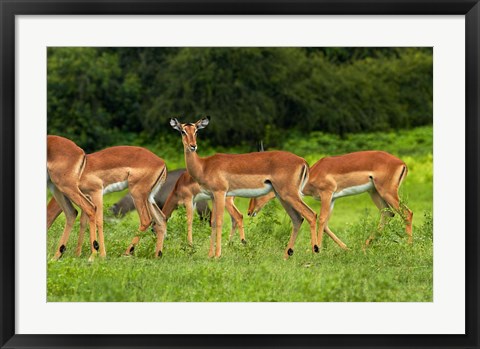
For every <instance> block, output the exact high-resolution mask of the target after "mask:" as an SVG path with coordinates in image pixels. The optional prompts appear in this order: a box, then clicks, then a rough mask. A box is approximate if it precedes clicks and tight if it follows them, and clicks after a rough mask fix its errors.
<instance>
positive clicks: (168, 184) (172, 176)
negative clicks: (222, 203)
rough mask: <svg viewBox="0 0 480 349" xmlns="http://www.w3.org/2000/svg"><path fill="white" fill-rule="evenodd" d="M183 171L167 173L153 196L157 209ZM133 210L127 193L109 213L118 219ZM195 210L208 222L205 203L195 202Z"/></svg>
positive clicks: (208, 210) (209, 215) (130, 197)
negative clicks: (163, 181) (165, 178)
mask: <svg viewBox="0 0 480 349" xmlns="http://www.w3.org/2000/svg"><path fill="white" fill-rule="evenodd" d="M185 171H186V170H185V169H184V168H180V169H177V170H173V171H168V175H167V180H166V181H165V183H164V184H163V185H162V187H161V188H160V190H159V191H158V193H157V195H155V202H156V203H157V206H158V207H163V206H164V205H165V202H166V201H167V198H168V196H169V195H170V193H171V192H172V191H173V189H174V188H175V184H176V183H177V181H178V179H179V178H180V176H181V175H182V174H183V173H184V172H185ZM134 209H135V204H134V202H133V199H132V196H131V195H130V194H129V193H127V194H126V195H125V196H124V197H123V198H122V199H120V200H119V201H118V202H116V203H115V204H113V205H112V207H110V211H111V212H112V213H113V214H114V215H115V216H116V217H120V218H121V217H124V216H125V215H126V214H127V212H130V211H133V210H134ZM195 209H196V211H197V213H198V214H199V216H200V218H201V219H202V220H206V221H209V222H210V218H211V211H210V208H209V207H208V204H207V202H206V201H198V202H196V205H195ZM162 211H163V210H162ZM59 213H60V212H59Z"/></svg>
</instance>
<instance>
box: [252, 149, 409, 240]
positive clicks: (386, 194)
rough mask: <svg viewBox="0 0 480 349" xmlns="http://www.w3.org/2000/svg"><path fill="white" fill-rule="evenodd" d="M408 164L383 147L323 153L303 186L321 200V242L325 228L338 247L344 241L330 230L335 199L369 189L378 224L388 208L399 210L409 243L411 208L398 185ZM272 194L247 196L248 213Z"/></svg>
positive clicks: (403, 177)
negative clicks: (250, 198) (378, 213)
mask: <svg viewBox="0 0 480 349" xmlns="http://www.w3.org/2000/svg"><path fill="white" fill-rule="evenodd" d="M407 172H408V170H407V165H405V163H404V162H403V161H402V160H400V159H398V158H396V157H395V156H393V155H391V154H389V153H386V152H383V151H360V152H356V153H351V154H346V155H340V156H332V157H326V158H323V159H321V160H320V161H318V162H317V163H316V164H314V165H313V166H312V167H311V168H310V179H309V181H308V183H307V185H306V186H305V188H304V189H303V193H304V194H305V195H309V196H313V197H314V198H315V199H317V200H318V199H319V200H321V202H322V208H321V210H320V223H319V226H318V229H319V230H318V237H317V238H318V242H319V244H320V245H321V243H322V233H323V231H325V232H326V233H327V234H328V235H329V236H330V237H331V238H332V239H333V240H334V241H335V242H336V243H337V244H338V245H339V246H340V247H342V248H343V249H346V246H345V244H344V243H343V242H342V241H340V239H338V238H337V237H336V236H335V234H333V233H332V231H331V230H330V228H329V227H328V220H329V219H330V216H331V214H332V211H333V205H334V202H335V200H336V199H338V198H341V197H344V196H350V195H356V194H360V193H364V192H368V193H369V194H370V197H371V198H372V201H373V202H374V203H375V205H376V206H377V207H378V209H379V210H380V212H381V218H380V224H379V228H380V229H381V228H382V227H383V225H384V222H385V218H386V216H393V213H392V212H391V211H389V210H386V209H387V208H389V209H392V210H393V211H395V212H397V213H399V214H400V216H401V217H402V218H403V219H404V221H405V223H406V228H405V230H406V233H407V236H408V243H412V217H413V213H412V211H411V210H410V209H409V208H408V207H407V206H406V205H405V204H403V203H401V202H400V198H399V196H398V188H399V187H400V184H402V181H403V180H404V179H405V177H406V176H407ZM273 198H274V195H271V194H267V195H265V196H263V197H259V198H254V199H252V200H250V205H249V207H248V215H249V216H255V215H256V214H257V213H258V211H259V210H260V209H261V208H262V207H263V206H264V205H265V204H266V203H267V202H268V201H269V200H271V199H273ZM374 238H375V232H372V235H371V236H370V237H369V238H368V239H367V241H366V245H368V244H370V242H371V241H372V240H373V239H374Z"/></svg>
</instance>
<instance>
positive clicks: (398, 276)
mask: <svg viewBox="0 0 480 349" xmlns="http://www.w3.org/2000/svg"><path fill="white" fill-rule="evenodd" d="M431 132H432V130H431V128H430V129H428V128H421V129H420V130H419V129H416V130H413V131H410V132H403V136H402V133H396V134H394V135H393V136H392V137H385V139H384V140H383V141H379V140H378V137H372V136H371V135H359V136H358V138H363V139H375V141H371V143H372V144H373V143H375V142H377V143H379V144H374V145H375V146H372V148H376V149H384V148H385V149H386V150H388V151H390V152H392V153H394V154H396V155H399V156H401V158H402V159H403V160H404V161H406V162H407V165H408V167H409V173H408V176H407V178H406V180H405V181H404V183H403V184H402V187H401V197H402V199H403V200H404V201H405V202H406V203H407V205H408V206H409V207H410V208H411V209H412V210H413V211H414V219H413V222H414V227H413V234H414V235H413V236H414V243H413V245H408V244H407V242H406V235H405V229H404V226H403V223H402V221H401V219H400V218H399V217H395V218H393V219H392V220H390V222H389V224H388V225H387V226H386V228H385V230H384V231H383V232H382V233H381V234H379V235H378V236H377V239H376V240H375V241H374V243H373V244H372V245H371V246H370V247H369V248H367V249H366V250H365V251H364V249H363V244H364V242H365V239H366V238H367V237H368V236H369V234H370V232H371V231H372V230H373V229H375V227H376V225H377V223H378V218H379V213H378V210H377V209H376V207H375V206H374V204H373V203H372V202H371V200H370V197H369V196H368V194H362V195H358V196H354V197H348V198H343V199H340V200H337V202H336V205H335V210H334V213H333V215H332V219H331V221H330V227H331V229H332V230H333V231H334V232H335V234H336V235H337V236H338V237H339V238H341V239H342V240H343V241H344V242H345V243H346V244H347V245H348V246H349V247H350V249H351V250H350V251H343V250H341V249H340V248H339V247H338V246H337V245H336V244H335V243H334V242H333V241H332V240H330V239H329V238H328V237H327V236H325V237H324V243H323V248H322V251H321V253H319V254H313V253H312V252H311V251H310V236H309V231H308V227H307V225H306V224H304V225H303V226H302V229H301V231H300V233H299V236H298V239H297V242H296V245H295V253H294V255H293V256H292V257H291V258H290V259H289V260H287V261H285V260H283V258H282V257H283V253H284V249H285V247H286V244H287V242H288V239H289V237H290V232H291V223H290V220H289V218H288V216H287V215H286V214H285V212H284V211H283V209H282V208H281V206H280V205H279V204H278V203H277V202H276V201H272V202H270V203H269V204H267V205H266V206H265V208H264V209H263V210H262V211H261V212H260V213H259V215H258V216H257V217H255V218H250V217H247V216H246V214H245V218H244V222H245V233H246V238H247V241H248V243H247V245H242V244H241V243H240V241H239V237H238V235H236V236H235V238H234V240H233V242H232V243H229V242H228V234H229V231H230V219H229V217H228V216H227V215H225V224H224V230H223V232H224V234H223V244H222V257H221V258H220V259H209V258H208V257H207V254H208V247H209V236H210V228H209V226H208V225H207V224H205V223H204V222H200V221H199V220H198V218H197V217H195V221H194V235H193V239H194V247H193V248H190V247H188V246H187V243H186V219H185V210H184V209H180V210H178V211H176V212H175V213H174V214H173V216H172V218H171V219H170V220H169V222H168V227H167V237H166V238H165V244H164V256H163V258H161V259H154V258H153V254H154V250H155V237H154V235H153V234H152V233H150V232H149V231H148V232H146V233H145V234H144V236H143V238H142V240H141V241H140V244H139V246H138V248H136V250H135V256H133V257H123V256H122V253H123V252H124V251H125V249H126V248H127V246H128V244H129V242H130V240H131V239H132V237H133V236H134V234H135V232H136V229H137V227H138V217H137V215H136V213H135V212H132V213H130V214H128V215H127V217H125V218H124V219H123V220H113V219H111V218H112V217H108V212H107V210H105V212H106V215H107V219H106V221H105V227H104V230H105V240H106V247H107V255H108V256H107V258H106V259H105V260H101V259H97V260H96V261H95V262H94V263H89V262H87V258H88V246H87V244H86V243H85V244H84V247H83V255H82V257H80V258H76V257H74V256H73V250H74V248H75V245H76V237H77V233H76V232H78V222H77V225H76V227H75V228H74V232H73V233H72V235H71V237H70V241H69V243H68V245H67V251H66V253H65V254H64V256H63V257H62V258H61V259H60V260H59V261H57V262H51V261H50V259H51V257H52V256H53V252H54V250H55V248H56V245H57V242H58V238H59V236H60V234H61V232H62V229H63V224H64V218H63V215H62V216H60V218H59V219H58V220H57V221H56V222H55V223H54V225H53V226H52V227H51V229H50V230H49V231H48V239H47V249H48V250H47V252H48V253H47V257H48V265H47V269H48V270H47V271H48V273H47V286H48V287H47V292H48V301H50V302H58V301H60V302H66V301H117V302H120V301H136V302H143V301H146V302H164V301H167V302H176V301H181V302H185V301H188V302H190V301H193V302H205V301H218V302H244V301H254V302H257V301H259V302H289V301H295V302H303V301H309V302H331V301H333V302H384V301H388V302H425V301H427V302H431V301H432V300H433V223H432V209H433V204H432V197H433V184H432V182H433V173H432V168H433V167H432V163H433V158H432V149H431ZM418 134H422V137H425V138H426V140H424V141H421V140H420V141H419V143H415V144H414V145H413V146H410V148H409V149H410V151H406V152H403V151H400V149H408V147H407V145H409V144H410V143H412V142H413V141H412V140H414V139H416V135H418ZM352 137H353V136H352ZM418 139H420V138H418ZM350 141H351V142H353V143H355V142H357V141H358V140H357V139H350ZM332 142H333V143H334V142H335V141H332ZM381 142H384V143H385V144H384V146H383V147H382V143H381ZM298 144H299V154H301V153H302V152H303V151H304V150H305V149H304V148H303V146H302V144H301V142H300V141H299V142H298ZM338 144H342V143H341V142H338ZM345 147H347V146H344V148H345ZM302 149H303V150H302ZM336 149H339V148H338V147H337V148H336ZM395 149H397V150H398V151H397V152H396V151H395ZM341 150H342V149H339V151H341ZM343 150H345V149H343ZM180 151H181V150H179V152H180ZM232 151H233V150H232ZM305 151H306V150H305ZM330 153H331V154H334V153H337V152H335V151H333V150H331V152H330ZM330 153H328V154H330ZM400 153H401V154H400ZM200 154H201V155H202V152H200ZM303 156H305V155H303ZM320 157H321V154H320V153H318V154H317V157H316V159H317V160H318V159H319V158H320ZM314 158H315V156H314V155H309V157H307V159H308V161H309V162H310V163H313V162H315V161H316V160H315V161H313V159H314ZM172 161H173V160H172ZM175 161H177V162H178V159H177V160H175ZM312 161H313V162H312ZM167 163H169V162H168V160H167ZM174 163H176V162H174ZM122 195H123V193H114V194H111V195H108V196H106V197H105V208H107V207H109V206H110V205H111V204H113V203H114V202H116V201H117V200H118V199H119V198H120V197H121V196H122ZM305 201H306V202H307V203H308V204H309V205H310V206H311V207H312V209H314V210H315V211H316V212H318V211H319V208H320V203H319V202H317V201H314V200H313V199H311V198H308V197H307V198H305ZM236 204H237V206H238V207H239V209H240V210H241V211H242V212H244V213H245V212H246V208H247V205H248V200H247V199H241V198H238V199H236ZM86 240H88V239H86Z"/></svg>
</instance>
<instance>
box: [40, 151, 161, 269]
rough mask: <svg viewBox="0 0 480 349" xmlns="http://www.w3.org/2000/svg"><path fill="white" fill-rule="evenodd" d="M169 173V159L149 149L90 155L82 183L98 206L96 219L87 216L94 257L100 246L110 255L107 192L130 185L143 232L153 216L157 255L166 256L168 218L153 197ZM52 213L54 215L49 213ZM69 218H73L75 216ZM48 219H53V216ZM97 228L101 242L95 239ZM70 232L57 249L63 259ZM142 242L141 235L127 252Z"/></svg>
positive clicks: (81, 235) (80, 237) (82, 186)
mask: <svg viewBox="0 0 480 349" xmlns="http://www.w3.org/2000/svg"><path fill="white" fill-rule="evenodd" d="M166 175H167V168H166V166H165V162H164V161H163V160H162V159H160V158H159V157H158V156H156V155H155V154H153V153H152V152H150V151H149V150H147V149H144V148H141V147H131V146H117V147H111V148H107V149H104V150H101V151H99V152H96V153H93V154H89V155H87V156H86V160H85V165H84V169H83V172H82V173H81V177H80V179H79V181H78V186H79V188H80V190H81V191H82V192H83V193H84V194H85V195H87V196H88V197H90V198H91V199H92V201H93V203H94V205H95V206H96V207H97V210H96V213H95V215H94V217H93V218H94V219H93V220H92V218H91V217H89V216H88V215H87V216H86V217H88V220H89V223H90V241H91V245H92V246H93V250H92V255H91V256H90V260H93V258H94V257H95V255H96V250H97V249H100V256H102V257H104V256H106V250H105V243H104V238H103V195H104V194H107V193H111V192H114V191H120V190H123V189H125V188H127V187H128V188H129V191H130V194H131V195H132V198H133V200H134V202H135V207H136V208H137V212H138V214H139V216H140V226H139V230H140V232H143V231H145V230H146V229H147V228H148V227H149V226H150V225H151V223H152V219H153V221H154V222H155V225H154V229H155V232H156V234H157V243H156V250H155V256H161V255H162V249H163V238H164V234H165V231H166V221H165V215H164V214H163V213H162V211H161V210H160V209H159V208H158V206H157V205H156V203H155V200H154V199H153V197H154V196H155V194H156V193H157V191H158V190H159V189H160V187H161V186H162V184H163V183H164V182H165V178H166ZM51 205H52V206H53V204H49V209H54V207H53V208H52V207H51ZM61 207H62V206H61ZM62 209H63V207H62ZM49 216H51V215H50V214H49ZM67 219H71V215H69V217H67ZM85 219H86V218H82V220H81V222H82V228H83V227H84V223H85ZM48 220H49V221H51V219H50V218H49V219H48ZM73 220H75V217H73ZM92 221H93V222H92ZM72 224H73V223H72ZM92 224H93V226H92ZM70 229H71V227H70ZM97 229H98V238H99V244H98V243H97V242H96V239H95V238H96V230H97ZM68 233H69V231H68V232H64V234H63V235H62V237H61V239H60V247H59V248H58V250H57V251H56V253H55V256H54V259H58V258H60V257H61V255H62V253H63V252H64V251H65V245H66V242H67V240H68ZM82 238H83V232H81V234H80V235H79V243H80V246H81V240H82ZM138 241H139V236H138V235H137V236H135V237H134V239H133V240H132V243H131V245H130V246H129V247H128V249H127V251H126V253H127V254H129V253H131V252H133V250H134V247H135V245H136V244H137V243H138ZM78 252H79V251H78V246H77V253H78Z"/></svg>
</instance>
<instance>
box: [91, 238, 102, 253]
mask: <svg viewBox="0 0 480 349" xmlns="http://www.w3.org/2000/svg"><path fill="white" fill-rule="evenodd" d="M92 245H93V248H94V249H95V250H97V251H98V249H99V248H100V245H99V244H98V242H97V240H93V244H92Z"/></svg>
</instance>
